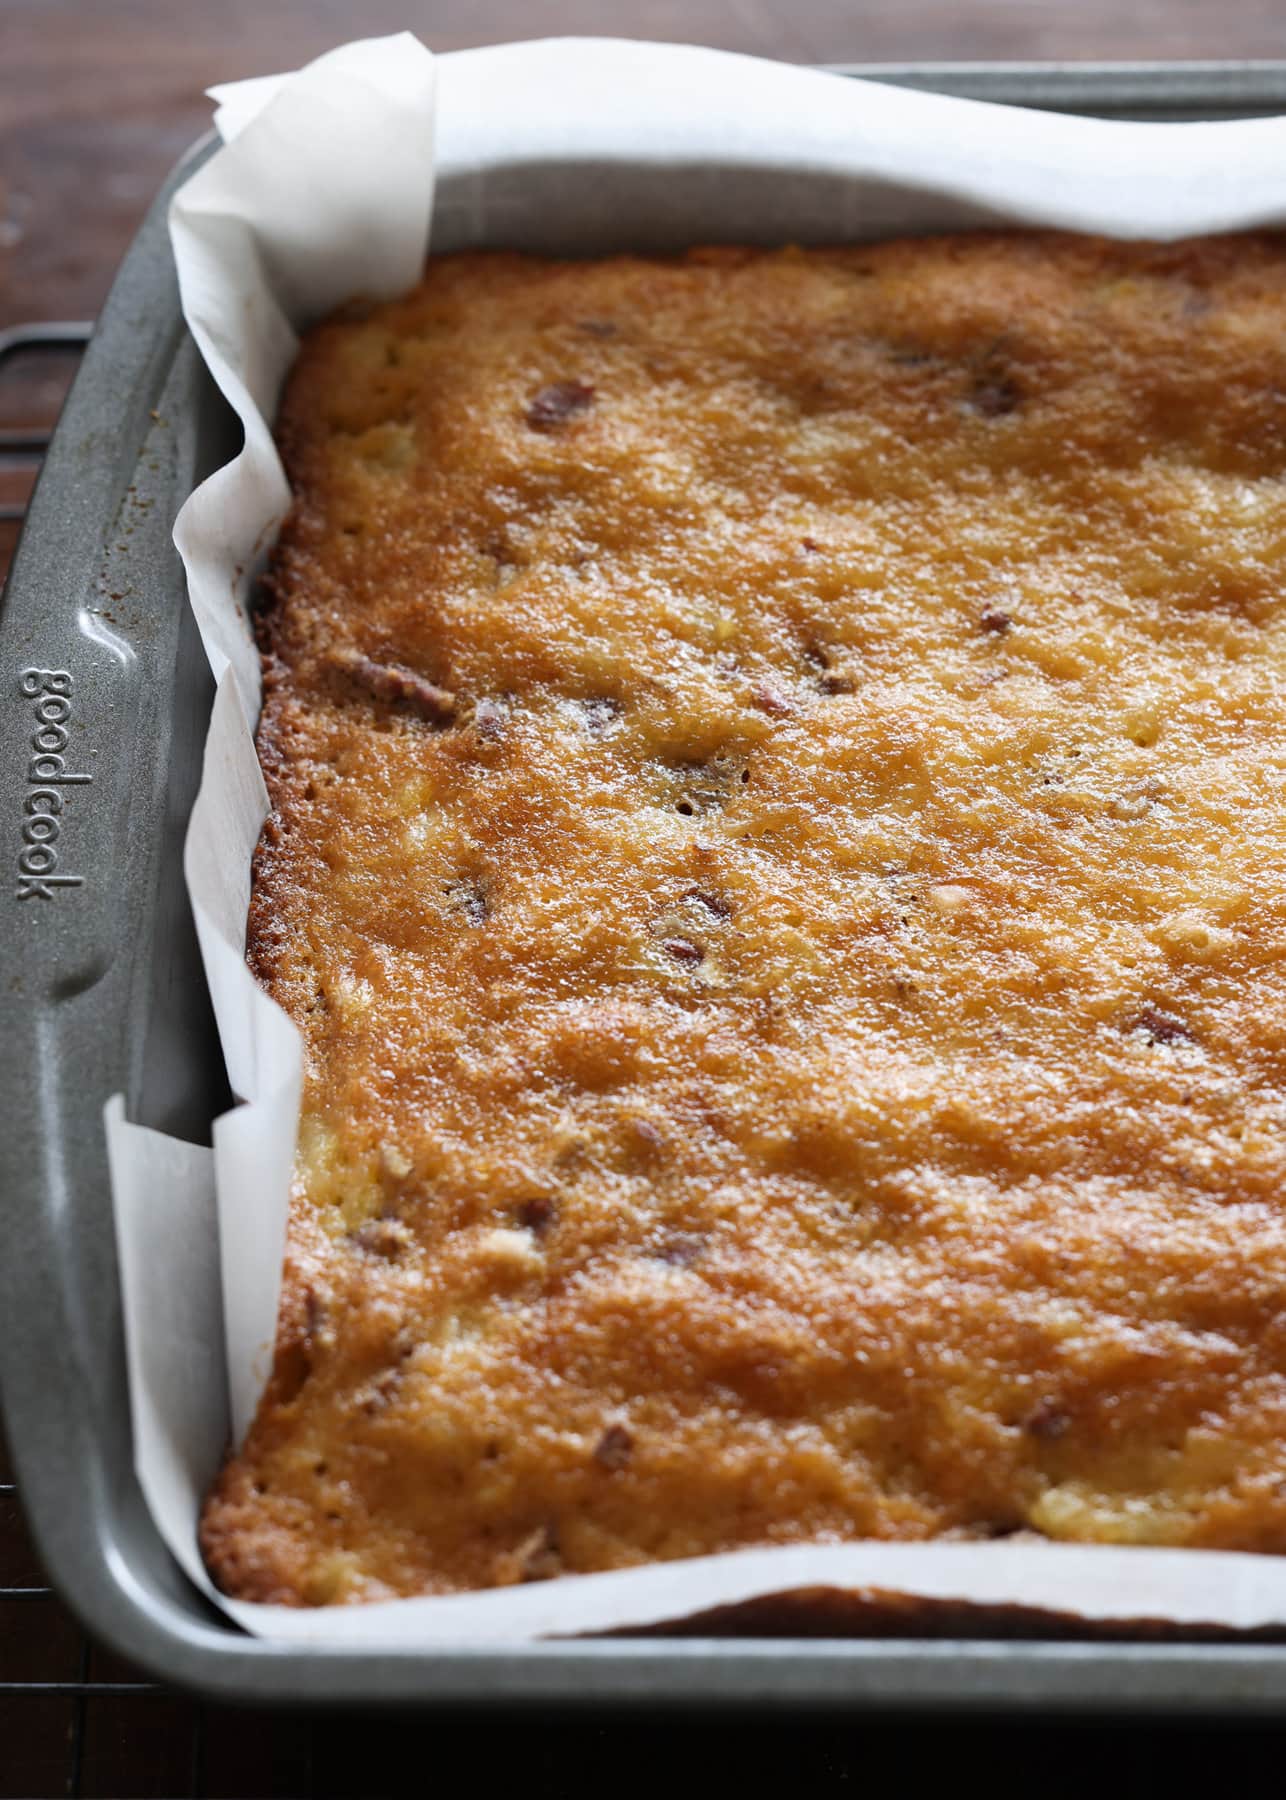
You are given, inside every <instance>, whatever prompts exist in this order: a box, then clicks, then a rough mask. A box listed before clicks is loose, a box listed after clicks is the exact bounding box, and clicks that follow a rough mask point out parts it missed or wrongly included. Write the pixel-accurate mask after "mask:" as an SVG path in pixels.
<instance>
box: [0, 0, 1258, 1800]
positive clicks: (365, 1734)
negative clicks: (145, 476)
mask: <svg viewBox="0 0 1286 1800" xmlns="http://www.w3.org/2000/svg"><path fill="white" fill-rule="evenodd" d="M407 27H409V28H410V29H412V30H415V31H417V32H418V33H419V34H420V36H421V37H423V39H424V40H425V41H426V42H427V43H428V44H429V45H430V46H431V47H432V48H434V49H439V50H450V49H457V48H461V47H464V46H466V45H471V44H481V43H492V42H499V41H503V40H505V39H513V38H523V37H541V36H548V35H554V34H566V33H594V34H604V33H610V34H612V35H616V36H627V37H628V36H634V37H645V38H653V39H677V40H682V41H686V42H694V43H705V44H713V45H717V46H720V47H722V48H726V49H731V50H741V51H746V52H749V53H751V54H754V55H760V56H776V57H782V58H786V59H789V60H792V61H797V62H878V61H905V62H910V61H945V60H963V61H970V60H1129V59H1140V60H1154V59H1166V58H1176V59H1192V58H1242V57H1245V58H1260V57H1270V56H1280V55H1283V54H1286V7H1284V6H1283V0H1222V3H1219V4H1217V3H1215V0H1130V3H1129V4H1125V3H1124V0H883V3H880V4H871V3H866V4H861V3H853V0H789V3H788V4H787V3H779V4H772V3H771V0H618V3H617V4H612V5H609V4H604V3H598V4H595V3H594V0H421V3H420V4H415V3H414V0H366V4H364V5H362V6H360V7H358V6H356V5H354V4H353V3H352V0H217V3H214V4H202V5H197V4H194V3H193V0H109V3H95V0H0V330H3V329H4V328H5V327H7V326H10V325H14V324H18V323H22V322H25V321H30V320H35V319H55V318H61V319H70V318H89V317H92V316H93V314H94V313H95V312H96V311H97V309H98V308H99V306H100V305H101V303H102V300H103V297H104V295H105V294H106V292H107V288H108V286H109V284H110V281H111V278H112V274H113V272H114V270H115V268H116V265H117V263H118V262H119V260H120V257H121V255H122V253H123V251H124V249H125V247H126V245H127V243H128V242H129V239H130V237H131V236H132V234H133V232H134V230H135V229H136V227H137V224H138V222H139V220H140V218H141V217H142V214H143V212H144V210H145V208H146V206H147V203H148V201H149V199H150V198H151V196H152V194H153V193H154V192H155V190H156V188H157V186H158V185H159V183H160V181H161V179H162V177H163V176H164V174H165V172H166V170H167V169H168V168H169V167H170V166H171V164H172V163H173V162H174V161H175V160H176V159H177V158H178V156H179V155H180V154H181V153H182V151H183V150H184V148H185V147H186V146H187V145H188V144H189V143H191V141H192V140H193V139H194V138H195V137H197V136H198V135H199V134H200V133H201V132H202V131H203V130H204V129H205V128H206V125H207V122H208V117H209V107H208V103H207V102H206V101H205V100H204V99H203V97H202V90H203V89H204V88H205V87H206V86H208V85H209V84H210V83H211V82H214V81H219V80H226V79H232V78H235V77H239V76H244V75H251V74H262V73H266V72H268V71H271V70H276V69H283V68H290V67H293V66H296V65H297V64H299V63H301V62H305V61H307V60H308V59H309V58H310V57H313V56H316V55H318V54H319V53H320V52H322V51H323V50H326V49H328V48H330V47H331V46H333V45H334V44H336V43H340V42H342V41H343V40H344V39H346V38H349V37H353V36H357V35H376V34H378V33H381V32H385V31H392V30H400V29H403V28H407ZM63 382H64V374H63V372H60V371H59V370H58V369H56V368H54V367H52V366H48V365H46V366H42V367H41V368H38V369H37V368H34V367H33V368H32V369H31V370H28V371H27V372H26V373H25V374H24V375H23V377H22V379H20V380H19V381H18V382H16V383H14V382H10V383H7V384H0V387H2V388H3V390H4V391H3V393H0V424H18V423H21V424H24V425H25V424H31V423H36V422H39V421H40V420H41V419H48V418H50V417H52V415H53V413H54V412H55V411H56V408H57V405H58V401H59V397H60V394H61V392H62V387H63ZM6 481H7V482H8V484H9V485H8V487H6V486H5V483H6ZM22 485H23V478H22V477H21V475H17V474H14V473H12V472H10V473H9V474H7V475H6V473H5V472H4V471H3V469H0V504H2V503H3V501H4V500H5V499H6V498H12V497H14V496H18V497H20V496H21V492H22ZM11 542H12V532H10V534H9V537H8V539H6V537H5V535H4V531H3V528H0V571H2V569H3V565H4V559H5V551H6V548H7V546H8V545H9V544H11ZM3 1328H4V1325H3V1321H0V1329H3ZM24 1596H25V1597H24ZM33 1683H38V1684H40V1685H39V1687H33V1686H31V1685H30V1684H33ZM462 1754H464V1755H467V1756H468V1757H469V1760H470V1764H471V1767H472V1771H473V1773H472V1776H471V1783H472V1785H475V1786H476V1785H477V1783H478V1781H479V1780H481V1782H482V1791H483V1793H484V1794H485V1793H488V1792H490V1791H491V1789H492V1788H493V1787H494V1786H499V1785H501V1784H503V1785H509V1784H511V1783H513V1784H517V1783H519V1782H521V1786H522V1789H523V1793H524V1800H528V1797H530V1796H542V1795H550V1796H554V1795H557V1796H561V1795H564V1794H578V1793H582V1792H589V1791H591V1789H593V1791H595V1792H597V1791H599V1790H600V1789H602V1788H604V1787H614V1786H615V1785H616V1784H617V1783H618V1782H619V1780H620V1779H621V1776H622V1773H623V1772H625V1771H632V1770H635V1769H637V1770H639V1771H640V1772H642V1771H643V1770H645V1769H648V1768H649V1767H652V1768H655V1769H656V1770H657V1772H658V1773H661V1775H662V1779H666V1780H670V1779H675V1778H676V1775H675V1774H674V1773H673V1772H675V1771H677V1772H678V1774H677V1779H679V1782H680V1791H682V1792H687V1791H690V1789H689V1786H688V1783H687V1782H685V1781H684V1780H683V1772H684V1771H686V1772H687V1774H688V1776H689V1778H691V1776H692V1775H693V1773H694V1772H695V1773H696V1774H697V1775H699V1776H701V1777H702V1779H701V1786H702V1788H705V1787H707V1786H708V1787H710V1788H711V1789H715V1788H723V1787H727V1788H730V1789H732V1790H734V1791H741V1792H749V1793H751V1794H754V1793H756V1792H758V1791H766V1789H767V1787H768V1786H769V1785H770V1786H771V1788H772V1789H773V1790H775V1791H778V1792H780V1791H782V1790H783V1789H784V1790H786V1791H789V1790H790V1789H792V1788H796V1787H807V1788H809V1789H810V1790H813V1791H817V1790H821V1791H826V1792H836V1791H840V1792H851V1793H856V1792H858V1791H859V1784H860V1783H861V1782H862V1781H863V1780H864V1778H869V1777H870V1776H871V1775H873V1774H874V1775H877V1776H878V1775H880V1774H885V1775H886V1778H887V1770H888V1769H889V1768H890V1767H893V1768H895V1770H896V1779H897V1781H898V1785H899V1787H900V1788H903V1789H907V1788H909V1789H910V1791H915V1789H916V1788H917V1787H918V1786H919V1785H920V1781H921V1780H924V1779H926V1778H927V1777H930V1776H931V1775H936V1776H937V1778H938V1779H939V1780H941V1779H942V1778H943V1775H944V1773H945V1772H947V1767H948V1765H947V1761H946V1759H947V1757H950V1758H951V1759H952V1760H953V1762H958V1763H959V1764H960V1765H961V1766H963V1765H964V1764H965V1763H968V1762H973V1761H976V1760H978V1759H979V1758H981V1759H982V1761H983V1763H984V1764H985V1768H986V1773H987V1776H988V1778H989V1779H992V1780H998V1779H1000V1776H999V1771H1000V1769H1001V1768H1004V1767H1007V1768H1009V1769H1010V1770H1012V1771H1014V1780H1015V1784H1018V1783H1019V1782H1021V1784H1022V1785H1024V1786H1025V1785H1026V1780H1027V1778H1032V1777H1036V1776H1039V1779H1040V1781H1041V1785H1042V1786H1048V1785H1049V1783H1050V1781H1051V1780H1053V1781H1054V1791H1056V1792H1057V1791H1060V1786H1059V1782H1058V1781H1057V1780H1055V1779H1054V1778H1055V1776H1056V1774H1058V1773H1061V1774H1062V1776H1064V1777H1070V1778H1072V1779H1074V1780H1075V1781H1076V1782H1077V1784H1078V1785H1081V1784H1083V1783H1084V1782H1085V1781H1087V1780H1095V1781H1097V1780H1098V1779H1099V1767H1100V1765H1101V1766H1103V1767H1105V1768H1109V1769H1111V1770H1112V1771H1113V1773H1114V1775H1115V1778H1116V1779H1115V1781H1114V1782H1113V1783H1112V1785H1113V1786H1114V1787H1115V1786H1116V1785H1117V1783H1118V1782H1119V1783H1120V1784H1122V1785H1121V1788H1120V1791H1125V1785H1127V1784H1128V1786H1129V1787H1130V1788H1131V1789H1137V1790H1138V1791H1141V1792H1148V1791H1149V1790H1150V1789H1151V1788H1152V1787H1153V1785H1154V1784H1155V1783H1156V1782H1157V1781H1158V1779H1160V1778H1162V1776H1163V1772H1164V1771H1163V1765H1165V1766H1166V1767H1169V1768H1173V1769H1177V1768H1178V1767H1179V1764H1180V1763H1182V1764H1183V1766H1184V1768H1185V1769H1186V1771H1187V1773H1188V1774H1189V1775H1190V1776H1191V1777H1192V1778H1193V1779H1194V1780H1199V1781H1201V1782H1202V1783H1203V1785H1204V1786H1205V1788H1206V1790H1207V1791H1212V1790H1217V1789H1218V1788H1220V1787H1226V1786H1228V1785H1230V1784H1232V1783H1236V1784H1237V1785H1240V1786H1244V1785H1247V1784H1249V1783H1250V1782H1251V1781H1252V1780H1255V1779H1256V1775H1257V1773H1258V1771H1259V1770H1260V1769H1261V1767H1262V1768H1263V1769H1264V1770H1265V1771H1266V1770H1267V1769H1268V1768H1270V1767H1275V1768H1276V1769H1280V1766H1281V1762H1282V1760H1283V1743H1282V1734H1281V1733H1280V1732H1275V1731H1274V1732H1270V1733H1268V1734H1265V1733H1264V1732H1262V1731H1256V1732H1248V1731H1243V1732H1241V1733H1238V1734H1237V1735H1236V1737H1235V1738H1232V1737H1228V1736H1222V1737H1213V1736H1209V1735H1203V1736H1199V1735H1196V1734H1194V1733H1193V1732H1192V1731H1190V1730H1179V1729H1176V1728H1174V1727H1173V1726H1171V1727H1168V1728H1167V1730H1166V1732H1165V1736H1164V1748H1163V1744H1162V1740H1161V1739H1160V1738H1158V1737H1157V1736H1156V1734H1152V1733H1149V1734H1146V1735H1144V1734H1141V1733H1135V1734H1130V1735H1124V1736H1123V1735H1121V1734H1120V1733H1117V1732H1110V1731H1107V1730H1105V1729H1103V1728H1100V1729H1087V1728H1080V1729H1078V1730H1075V1731H1069V1730H1066V1729H1062V1730H1060V1729H1057V1728H1055V1727H1052V1726H1045V1727H1039V1728H1038V1727H1032V1726H1027V1727H1024V1728H1022V1729H1021V1730H1018V1731H1007V1732H1006V1733H1005V1735H1004V1736H1003V1738H1002V1737H999V1736H997V1735H996V1734H995V1733H994V1732H992V1731H990V1730H989V1728H988V1727H986V1726H985V1724H981V1723H978V1722H975V1723H972V1724H962V1723H955V1724H951V1725H948V1724H947V1723H945V1722H939V1724H938V1725H937V1727H936V1728H935V1729H933V1730H925V1729H924V1728H917V1729H915V1730H913V1731H907V1730H904V1729H901V1728H899V1727H898V1726H897V1725H896V1724H894V1723H891V1722H885V1723H883V1724H881V1723H878V1722H876V1723H866V1724H862V1725H857V1726H851V1725H846V1724H844V1723H843V1722H842V1721H832V1722H830V1723H827V1724H824V1725H823V1724H819V1725H815V1726H813V1727H800V1726H798V1725H795V1726H786V1727H782V1726H769V1725H763V1724H760V1725H753V1724H750V1725H747V1724H743V1725H741V1726H739V1727H738V1728H737V1729H736V1731H735V1732H734V1731H732V1730H729V1729H726V1728H720V1727H718V1726H712V1725H708V1724H707V1725H704V1726H702V1725H695V1724H689V1725H687V1726H683V1727H671V1728H669V1729H667V1730H665V1731H662V1732H658V1731H657V1730H656V1729H655V1728H654V1727H652V1726H643V1725H638V1724H635V1725H624V1724H621V1725H611V1724H605V1723H603V1722H601V1721H600V1722H595V1723H593V1724H591V1725H560V1724H557V1723H553V1722H550V1721H547V1720H546V1721H533V1720H527V1721H524V1722H521V1723H520V1722H517V1721H510V1722H509V1723H508V1724H506V1725H505V1726H504V1727H503V1729H502V1730H500V1731H498V1732H493V1731H482V1732H479V1731H478V1730H477V1728H475V1727H462V1726H460V1725H452V1724H450V1723H446V1724H443V1723H440V1722H438V1723H434V1722H430V1723H428V1724H427V1725H423V1726H422V1725H419V1724H417V1723H415V1722H414V1721H402V1722H400V1723H397V1724H392V1723H390V1724H386V1725H384V1726H380V1727H376V1726H374V1725H373V1724H372V1723H370V1722H361V1721H354V1720H350V1719H343V1718H336V1717H330V1718H327V1719H324V1720H321V1721H315V1722H314V1721H307V1720H304V1719H301V1718H297V1717H292V1716H290V1715H279V1716H271V1715H253V1714H246V1713H227V1712H219V1711H214V1710H212V1709H206V1708H202V1707H199V1706H197V1705H196V1704H194V1703H193V1702H191V1701H189V1700H187V1699H184V1698H182V1697H179V1696H176V1695H170V1694H167V1693H166V1692H165V1691H164V1690H163V1689H161V1688H158V1687H155V1686H153V1685H152V1684H150V1683H146V1678H145V1677H143V1676H142V1675H140V1673H139V1672H138V1671H137V1670H132V1669H129V1668H128V1667H123V1666H122V1665H121V1664H120V1663H119V1662H118V1661H117V1659H115V1658H114V1657H112V1656H111V1655H110V1654H108V1653H106V1652H103V1651H102V1650H100V1649H98V1648H97V1647H95V1646H93V1645H90V1644H88V1643H86V1641H85V1640H84V1639H83V1637H82V1635H81V1634H80V1632H79V1630H78V1629H77V1628H76V1626H75V1625H74V1624H73V1622H72V1621H71V1620H70V1618H69V1617H68V1616H67V1614H66V1613H64V1612H63V1610H62V1608H61V1607H60V1606H59V1604H58V1602H57V1601H56V1600H54V1599H52V1598H51V1597H48V1596H47V1595H46V1594H45V1593H44V1592H43V1577H42V1575H41V1572H40V1569H39V1567H38V1564H37V1561H36V1558H35V1556H34V1553H33V1552H32V1551H31V1549H30V1547H29V1545H28V1544H27V1541H26V1539H25V1535H24V1533H23V1530H22V1526H21V1521H20V1517H19V1508H18V1504H17V1500H16V1498H15V1496H14V1494H13V1492H12V1489H11V1487H10V1486H9V1476H8V1473H7V1471H6V1470H5V1468H4V1465H3V1454H2V1452H0V1796H3V1795H11V1794H25V1795H51V1794H71V1793H75V1794H87V1795H88V1794H97V1795H126V1794H128V1795H149V1794H188V1793H204V1794H211V1795H240V1794H269V1793H278V1794H359V1793H361V1794H368V1795H369V1794H376V1793H385V1792H390V1793H391V1792H394V1791H419V1788H420V1786H421V1785H422V1784H423V1785H427V1784H428V1783H429V1782H431V1781H436V1780H437V1779H440V1778H441V1776H442V1775H443V1774H444V1773H445V1767H446V1766H449V1760H447V1761H446V1763H445V1766H444V1759H452V1758H454V1757H457V1756H460V1755H462ZM403 1771H409V1774H405V1775H404V1774H403V1773H402V1772H403ZM1019 1771H1025V1772H1026V1773H1025V1775H1021V1774H1020V1773H1019ZM850 1784H851V1785H850ZM1007 1786H1008V1784H1007V1783H1005V1784H1004V1786H1003V1787H1002V1791H1004V1787H1007Z"/></svg>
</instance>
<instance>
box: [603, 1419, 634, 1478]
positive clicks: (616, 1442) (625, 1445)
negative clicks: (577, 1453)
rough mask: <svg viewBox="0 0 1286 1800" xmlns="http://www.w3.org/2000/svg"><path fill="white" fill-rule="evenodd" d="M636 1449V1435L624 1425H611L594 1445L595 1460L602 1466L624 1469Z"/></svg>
mask: <svg viewBox="0 0 1286 1800" xmlns="http://www.w3.org/2000/svg"><path fill="white" fill-rule="evenodd" d="M633 1451H634V1436H633V1433H632V1432H629V1431H627V1430H626V1428H625V1427H624V1425H609V1426H608V1428H607V1430H606V1431H605V1432H604V1433H603V1435H602V1437H601V1438H600V1439H599V1440H598V1442H597V1444H596V1445H595V1446H594V1461H595V1462H596V1463H598V1465H599V1466H600V1468H604V1469H623V1468H624V1467H625V1465H626V1464H627V1463H628V1462H629V1460H630V1457H631V1455H632V1454H633Z"/></svg>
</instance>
